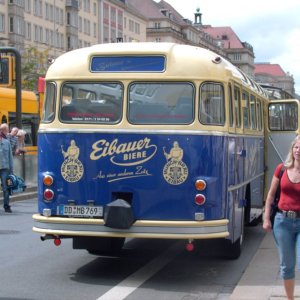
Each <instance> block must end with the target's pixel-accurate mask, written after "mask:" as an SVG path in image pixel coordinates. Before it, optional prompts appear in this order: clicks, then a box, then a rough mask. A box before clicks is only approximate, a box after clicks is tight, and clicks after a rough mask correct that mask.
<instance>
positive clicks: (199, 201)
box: [195, 194, 206, 205]
mask: <svg viewBox="0 0 300 300" xmlns="http://www.w3.org/2000/svg"><path fill="white" fill-rule="evenodd" d="M205 200H206V198H205V196H204V195H203V194H197V195H196V197H195V203H196V204H197V205H203V204H204V203H205Z"/></svg>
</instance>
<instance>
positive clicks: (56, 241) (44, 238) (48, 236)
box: [41, 234, 61, 246]
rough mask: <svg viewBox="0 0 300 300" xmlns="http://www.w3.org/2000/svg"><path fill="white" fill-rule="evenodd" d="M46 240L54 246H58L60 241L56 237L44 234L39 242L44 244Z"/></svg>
mask: <svg viewBox="0 0 300 300" xmlns="http://www.w3.org/2000/svg"><path fill="white" fill-rule="evenodd" d="M46 240H53V242H54V245H55V246H60V244H61V239H60V237H59V236H57V235H51V234H45V235H43V236H41V241H42V242H44V241H46Z"/></svg>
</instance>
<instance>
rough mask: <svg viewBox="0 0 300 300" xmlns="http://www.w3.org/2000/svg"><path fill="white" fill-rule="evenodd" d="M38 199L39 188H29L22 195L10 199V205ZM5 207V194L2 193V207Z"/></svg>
mask: <svg viewBox="0 0 300 300" xmlns="http://www.w3.org/2000/svg"><path fill="white" fill-rule="evenodd" d="M33 198H37V187H36V186H28V187H27V188H26V190H25V191H24V192H22V193H16V194H14V195H11V196H10V197H9V199H10V203H12V202H15V201H21V200H27V199H33ZM2 206H3V193H2V191H1V192H0V207H2Z"/></svg>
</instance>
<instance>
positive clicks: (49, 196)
mask: <svg viewBox="0 0 300 300" xmlns="http://www.w3.org/2000/svg"><path fill="white" fill-rule="evenodd" d="M53 197H54V192H53V191H52V190H50V189H46V190H45V191H44V199H45V200H46V201H51V200H52V199H53Z"/></svg>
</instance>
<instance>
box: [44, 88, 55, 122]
mask: <svg viewBox="0 0 300 300" xmlns="http://www.w3.org/2000/svg"><path fill="white" fill-rule="evenodd" d="M55 94H56V85H55V84H54V83H53V82H47V84H46V98H45V103H44V108H43V116H42V120H41V121H42V122H47V123H48V122H52V121H53V120H54V116H55Z"/></svg>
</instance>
